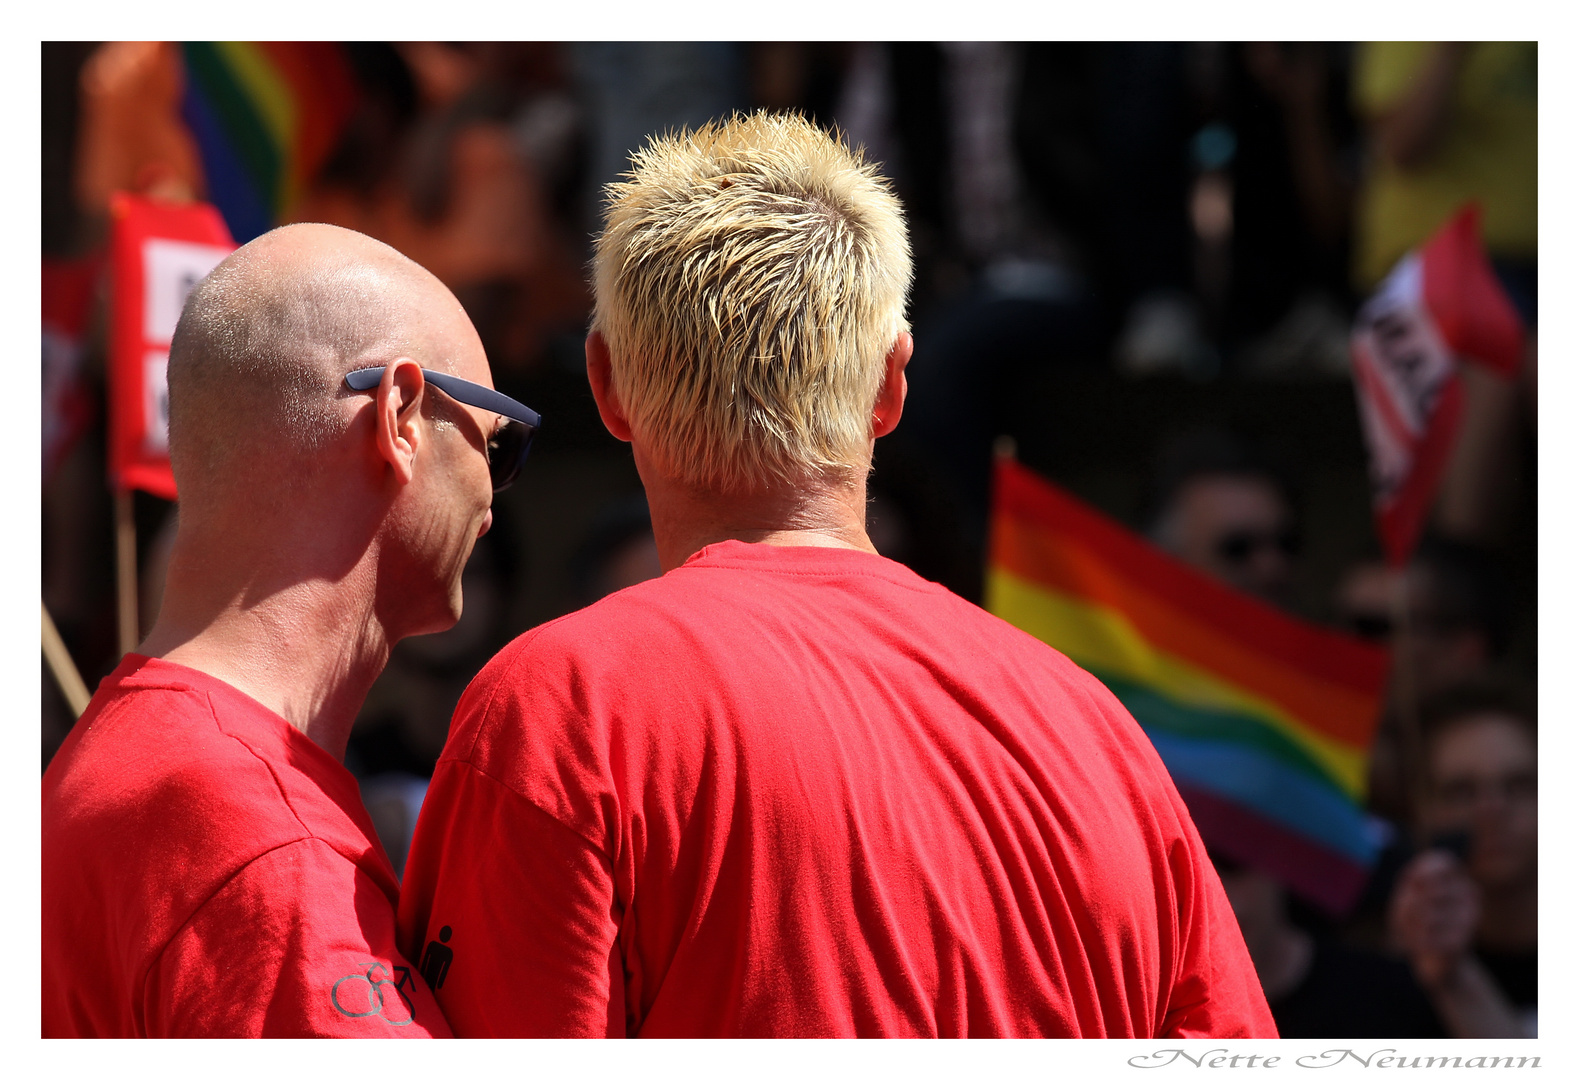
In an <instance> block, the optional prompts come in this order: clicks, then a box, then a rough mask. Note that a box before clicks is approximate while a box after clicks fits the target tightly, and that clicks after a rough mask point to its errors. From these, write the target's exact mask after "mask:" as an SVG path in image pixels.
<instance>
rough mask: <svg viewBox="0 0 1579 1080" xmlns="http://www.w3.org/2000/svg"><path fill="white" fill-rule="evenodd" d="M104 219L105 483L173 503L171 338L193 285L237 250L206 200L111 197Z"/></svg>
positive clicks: (122, 193)
mask: <svg viewBox="0 0 1579 1080" xmlns="http://www.w3.org/2000/svg"><path fill="white" fill-rule="evenodd" d="M110 220H111V232H110V273H111V305H110V352H109V415H110V435H109V451H110V462H109V474H110V486H111V487H113V488H114V489H115V490H117V491H126V490H130V489H132V488H137V489H140V490H142V491H147V492H149V493H151V494H154V495H157V496H159V497H160V498H163V499H174V498H175V476H174V475H173V474H172V473H171V472H170V453H169V441H168V440H169V421H170V395H169V388H168V385H167V383H166V382H165V362H166V361H167V360H168V359H169V355H170V337H171V335H172V334H174V333H175V324H176V320H177V319H179V318H180V317H181V307H182V305H183V304H184V303H185V302H186V295H187V293H189V292H191V290H192V286H194V285H196V284H197V283H198V282H199V281H201V280H203V278H204V277H205V276H207V274H208V272H209V271H210V270H212V269H213V268H214V267H215V266H216V265H217V264H218V263H219V261H220V260H221V259H223V258H224V257H225V256H226V255H229V254H230V253H231V252H232V251H234V250H235V247H236V245H235V244H234V243H233V242H232V241H231V239H230V231H229V230H228V229H227V228H225V222H224V219H223V218H221V217H220V216H219V211H217V210H215V209H214V208H213V207H212V206H210V205H208V204H207V203H169V202H164V201H162V200H158V199H150V198H145V197H143V196H140V195H131V194H127V193H126V192H117V193H116V194H115V195H114V196H113V197H112V198H111V200H110Z"/></svg>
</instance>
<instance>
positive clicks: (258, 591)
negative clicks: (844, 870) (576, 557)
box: [42, 225, 537, 1037]
mask: <svg viewBox="0 0 1579 1080" xmlns="http://www.w3.org/2000/svg"><path fill="white" fill-rule="evenodd" d="M169 381H170V456H171V464H172V465H173V467H174V470H175V476H176V482H177V485H178V487H179V489H180V492H181V501H180V528H179V530H178V532H177V536H176V540H175V545H174V549H173V552H172V554H171V558H170V568H169V576H168V580H167V583H166V586H165V596H164V602H163V605H162V607H161V609H160V613H159V618H158V622H157V624H156V625H155V626H154V628H153V631H152V632H151V633H150V634H149V636H148V638H147V640H146V641H144V642H143V643H142V645H141V647H140V648H139V649H138V651H137V652H135V653H132V654H129V655H128V656H127V657H126V658H125V659H124V660H123V662H122V663H121V665H120V667H118V668H117V669H116V670H115V672H114V673H113V674H111V675H110V676H109V677H108V678H106V679H105V680H104V681H103V682H102V683H101V684H100V685H99V689H98V692H97V693H96V694H95V695H94V698H93V701H92V702H91V703H90V705H89V706H88V709H87V711H86V712H85V713H84V714H83V716H82V719H81V720H80V721H79V722H78V723H77V725H76V728H75V729H74V730H73V732H72V734H71V736H70V738H68V739H67V740H66V742H65V744H64V745H63V746H62V747H61V749H60V752H59V753H58V754H57V755H56V756H55V758H54V760H53V761H52V762H51V764H50V766H49V769H48V770H47V771H46V772H45V774H44V784H43V793H44V798H43V926H42V935H43V941H42V953H43V957H42V959H43V1002H42V1027H43V1034H44V1035H45V1036H117V1037H125V1036H204V1037H212V1036H224V1037H228V1036H260V1035H265V1036H372V1037H380V1036H392V1037H427V1036H444V1035H448V1034H449V1033H450V1031H449V1027H448V1025H447V1024H446V1022H445V1019H444V1017H443V1015H442V1014H441V1013H440V1011H439V1009H438V1006H437V1005H436V1004H435V1003H434V1000H433V997H432V995H431V993H430V992H429V991H428V989H427V987H426V986H425V985H424V984H423V983H422V980H421V979H420V978H416V977H414V971H415V968H414V965H412V964H411V963H410V962H409V960H408V958H406V957H403V956H402V955H401V954H400V952H399V951H398V949H397V948H396V945H395V904H396V901H397V898H398V893H399V885H398V882H397V880H396V878H395V875H394V872H393V871H392V870H391V868H390V864H389V860H388V858H387V857H386V856H385V854H384V851H383V849H382V848H381V847H380V845H379V842H378V839H377V837H376V834H375V833H374V830H373V825H372V822H371V821H370V820H369V819H368V816H367V813H366V811H365V810H364V809H363V807H362V805H361V801H360V799H359V797H358V790H357V783H356V780H355V778H354V777H352V775H351V774H350V773H349V772H348V771H346V769H345V767H344V765H343V764H342V760H343V758H344V755H345V747H346V741H347V739H348V738H349V736H350V732H351V725H352V722H353V720H354V719H355V717H356V714H357V710H358V709H359V708H360V706H361V703H362V700H363V698H364V697H365V696H366V694H367V691H368V688H369V686H370V685H371V684H372V682H373V680H374V679H375V678H377V676H378V674H379V672H380V671H382V670H383V668H384V664H385V662H386V661H387V660H388V658H389V652H390V649H391V648H392V647H393V646H394V644H395V643H396V642H397V641H399V640H400V639H401V638H403V637H406V636H408V635H411V634H423V633H432V632H434V631H438V630H444V629H446V628H448V627H449V626H451V625H453V624H454V623H455V621H456V619H457V618H459V616H460V612H461V571H462V568H463V567H464V566H465V563H466V559H467V557H468V555H469V554H470V553H471V549H472V545H473V543H474V542H475V541H476V539H477V537H479V536H481V535H482V534H483V533H484V532H486V531H487V530H488V527H489V525H490V523H491V521H492V511H491V510H490V505H491V502H492V493H493V491H494V490H497V489H498V488H499V487H500V486H502V485H503V484H504V483H508V481H509V480H510V479H511V478H512V477H513V475H514V471H515V470H516V469H518V468H519V465H520V462H521V460H522V459H523V458H524V456H525V451H526V448H527V446H529V445H530V440H531V434H532V432H533V431H535V428H536V424H537V417H536V415H535V414H534V413H532V412H531V410H529V409H526V408H525V407H524V406H522V405H520V404H519V403H518V402H514V401H511V400H510V399H509V398H506V397H504V396H503V395H500V394H496V393H495V392H494V391H493V390H492V389H491V380H490V377H489V372H488V364H487V360H486V358H485V357H484V354H483V348H482V344H481V342H480V341H479V340H478V337H477V333H476V331H475V330H474V329H473V328H472V325H471V323H470V321H469V320H468V319H467V318H466V315H465V313H464V312H463V311H462V309H461V306H460V304H459V303H458V302H457V301H456V299H455V297H454V296H453V295H451V293H450V292H449V290H447V289H446V288H445V287H444V286H443V285H442V284H440V283H439V281H438V280H437V279H436V278H434V277H433V276H432V275H431V274H429V273H428V272H427V271H425V270H423V269H422V268H421V267H419V266H417V265H416V264H415V263H413V262H411V261H410V260H409V259H406V258H405V257H404V256H402V255H400V254H399V253H397V252H396V251H395V250H394V249H392V248H389V247H387V246H385V245H383V244H380V243H378V242H376V241H374V240H371V239H369V238H367V237H365V236H362V235H360V234H358V233H354V232H350V231H348V230H345V229H339V228H334V227H331V226H325V225H296V226H290V227H287V228H283V229H278V230H275V231H274V232H271V233H268V234H266V235H264V236H262V237H259V238H258V239H257V240H254V241H253V242H252V243H250V244H247V245H246V246H244V247H242V248H241V249H239V250H238V251H236V252H235V253H234V254H232V255H231V256H230V257H229V258H228V259H226V260H225V261H224V262H223V263H221V264H220V265H219V266H218V267H217V268H216V269H215V270H214V272H213V273H212V274H210V275H209V276H208V277H207V278H206V279H204V280H203V281H202V282H201V283H200V284H199V285H198V286H197V288H196V289H195V290H193V292H192V295H191V296H190V297H189V299H188V301H187V305H186V308H185V310H184V312H183V314H182V316H181V321H180V324H179V325H178V326H177V328H176V332H175V338H174V340H173V341H172V343H171V347H170V362H169Z"/></svg>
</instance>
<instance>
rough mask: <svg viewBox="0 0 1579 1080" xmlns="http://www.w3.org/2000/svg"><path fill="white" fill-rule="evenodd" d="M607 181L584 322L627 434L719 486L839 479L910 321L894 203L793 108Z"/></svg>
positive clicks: (742, 123)
mask: <svg viewBox="0 0 1579 1080" xmlns="http://www.w3.org/2000/svg"><path fill="white" fill-rule="evenodd" d="M626 175H627V179H626V180H625V181H624V182H621V183H614V184H611V185H609V188H608V211H607V217H606V221H605V224H604V228H603V232H602V234H601V235H600V236H599V237H598V241H597V254H596V258H595V262H594V281H593V285H594V290H595V293H596V308H595V312H594V315H593V329H595V330H598V331H599V332H601V333H602V335H603V337H604V339H605V340H606V341H607V343H608V349H609V355H610V364H611V368H612V374H613V388H614V391H615V394H616V396H617V397H618V398H619V401H620V404H621V406H622V407H623V410H624V413H625V416H626V418H627V420H628V421H629V423H630V425H631V429H632V432H633V433H634V434H635V435H636V436H637V437H639V438H641V439H642V440H643V442H644V444H645V445H646V446H647V447H648V448H649V451H650V452H651V453H652V454H653V455H654V456H655V457H656V459H657V463H658V464H659V466H660V467H661V468H663V469H664V470H665V471H666V472H667V473H668V474H669V475H671V476H673V477H675V478H677V479H679V480H681V481H683V482H686V483H688V484H691V485H694V486H697V487H702V488H708V489H719V490H730V489H744V488H757V487H763V486H772V485H777V484H784V483H791V484H793V483H802V482H805V481H807V480H808V479H812V478H826V479H839V480H848V479H852V478H854V477H856V476H859V475H861V474H863V473H864V470H865V469H866V468H867V466H868V464H869V461H870V456H871V438H872V410H873V406H874V402H875V401H876V399H877V394H878V390H879V387H880V384H881V382H882V378H883V374H884V369H885V358H886V356H887V355H888V352H889V349H890V348H891V347H892V346H893V345H894V342H895V339H896V338H897V337H898V335H899V334H900V333H901V332H902V331H904V330H906V329H908V327H907V326H906V323H905V318H904V309H905V296H906V293H907V292H908V291H909V288H910V274H911V268H910V244H909V240H908V238H907V237H906V234H905V224H904V218H903V216H902V213H901V210H900V206H899V200H898V199H897V198H896V197H895V196H894V194H893V193H892V191H891V190H890V189H889V186H888V183H887V182H886V181H885V180H884V179H883V178H882V177H881V176H879V175H878V173H877V171H876V167H875V166H873V165H869V164H866V163H865V162H864V161H863V160H862V158H861V156H860V154H859V153H858V152H853V151H851V150H850V149H849V148H848V147H846V146H845V145H844V144H843V142H842V141H840V140H837V139H835V138H832V137H830V136H829V135H827V134H826V133H825V132H823V131H822V130H821V129H819V128H817V127H816V126H815V125H813V124H811V123H809V122H808V121H806V120H805V119H803V118H801V117H799V116H794V115H769V114H766V113H757V114H755V115H753V116H736V117H735V118H734V119H732V120H729V121H727V122H723V123H717V122H715V123H709V124H707V125H706V126H704V127H702V128H701V129H700V130H697V131H695V132H682V133H680V134H678V135H670V136H664V137H661V138H658V137H655V138H653V139H652V140H650V141H649V142H648V144H647V146H646V147H645V148H643V149H642V150H640V151H638V152H637V153H636V154H635V155H634V158H633V167H632V169H631V171H630V172H629V173H627V174H626Z"/></svg>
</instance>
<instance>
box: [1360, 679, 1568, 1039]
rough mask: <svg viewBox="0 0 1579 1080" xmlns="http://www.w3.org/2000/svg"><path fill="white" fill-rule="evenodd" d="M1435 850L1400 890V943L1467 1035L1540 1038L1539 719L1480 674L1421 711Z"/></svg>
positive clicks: (1396, 938)
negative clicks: (1537, 793)
mask: <svg viewBox="0 0 1579 1080" xmlns="http://www.w3.org/2000/svg"><path fill="white" fill-rule="evenodd" d="M1421 724H1422V727H1423V728H1424V738H1425V752H1426V769H1427V775H1426V786H1425V792H1424V800H1425V802H1424V805H1423V806H1422V807H1421V812H1420V816H1421V820H1422V823H1423V825H1424V826H1425V828H1426V829H1427V830H1428V831H1429V836H1430V842H1431V850H1428V851H1425V852H1422V853H1421V854H1419V855H1418V856H1416V857H1415V858H1414V859H1413V860H1412V861H1411V862H1410V863H1409V865H1407V866H1406V867H1405V868H1404V870H1403V873H1402V874H1401V875H1400V877H1399V881H1398V885H1397V888H1396V890H1395V892H1394V894H1393V898H1392V904H1391V910H1390V913H1389V914H1390V917H1391V918H1390V921H1391V930H1392V936H1393V942H1394V944H1395V946H1396V947H1397V948H1398V950H1399V951H1400V952H1402V953H1403V955H1405V956H1406V957H1407V958H1408V960H1409V963H1410V965H1411V966H1412V967H1413V968H1414V972H1415V976H1416V978H1417V979H1418V980H1419V982H1420V984H1421V985H1422V986H1424V987H1425V988H1426V991H1427V993H1428V994H1429V995H1430V996H1431V1000H1432V1001H1433V1003H1434V1004H1435V1006H1436V1009H1437V1013H1438V1015H1439V1016H1440V1017H1441V1019H1442V1023H1443V1026H1444V1027H1446V1028H1447V1029H1448V1031H1450V1032H1451V1033H1452V1034H1454V1035H1456V1036H1458V1037H1460V1038H1517V1037H1527V1038H1533V1037H1534V1036H1535V1034H1536V988H1537V967H1536V942H1537V925H1538V920H1537V897H1538V878H1537V872H1536V859H1537V850H1538V845H1537V827H1536V720H1535V709H1534V705H1533V702H1532V701H1531V699H1530V697H1529V695H1527V694H1525V693H1523V692H1521V691H1519V690H1518V689H1516V688H1512V687H1510V686H1508V685H1506V684H1499V683H1495V682H1486V681H1481V682H1477V683H1470V684H1466V685H1464V686H1461V687H1458V688H1456V689H1453V690H1449V691H1447V692H1444V693H1443V694H1441V695H1438V696H1437V697H1436V698H1433V699H1431V700H1430V701H1428V702H1427V703H1425V704H1424V705H1423V706H1422V708H1421Z"/></svg>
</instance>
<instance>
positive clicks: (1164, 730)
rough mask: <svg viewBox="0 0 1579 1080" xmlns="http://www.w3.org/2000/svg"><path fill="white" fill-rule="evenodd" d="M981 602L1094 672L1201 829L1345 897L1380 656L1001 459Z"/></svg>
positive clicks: (1339, 899)
mask: <svg viewBox="0 0 1579 1080" xmlns="http://www.w3.org/2000/svg"><path fill="white" fill-rule="evenodd" d="M993 504H994V505H993V521H992V538H991V549H990V553H989V558H988V567H987V590H986V606H987V609H988V610H989V611H991V612H993V613H994V614H996V615H998V616H1000V617H1001V618H1003V619H1005V620H1006V621H1008V622H1010V623H1013V624H1014V625H1016V626H1018V627H1020V628H1021V629H1023V630H1025V631H1027V632H1028V633H1030V634H1032V635H1034V636H1035V637H1037V638H1040V639H1041V640H1042V641H1045V642H1047V643H1048V644H1049V645H1052V646H1053V647H1054V648H1056V649H1058V650H1059V651H1061V652H1063V653H1064V654H1065V655H1067V656H1068V657H1069V658H1070V659H1071V660H1073V661H1074V662H1075V663H1077V664H1079V665H1080V666H1081V667H1083V668H1085V669H1086V670H1087V671H1089V672H1091V673H1092V674H1093V675H1095V676H1096V677H1097V678H1099V679H1101V680H1102V681H1103V683H1105V684H1106V685H1107V687H1108V688H1109V689H1110V690H1112V691H1113V693H1114V695H1115V696H1116V697H1117V698H1118V699H1119V700H1120V701H1122V702H1123V703H1124V706H1125V707H1126V708H1127V709H1129V711H1130V714H1131V715H1133V716H1134V717H1135V719H1136V721H1137V722H1138V723H1139V724H1140V725H1141V727H1142V728H1143V729H1144V730H1145V732H1146V734H1147V735H1148V736H1149V737H1150V738H1151V741H1152V745H1153V746H1155V747H1156V749H1157V753H1158V756H1159V757H1161V758H1162V761H1163V763H1164V764H1165V765H1166V766H1167V767H1168V771H1169V773H1170V774H1171V775H1172V777H1173V780H1174V783H1175V784H1176V785H1177V786H1178V788H1179V792H1180V794H1181V795H1182V796H1183V797H1184V799H1185V802H1186V803H1187V804H1188V805H1189V807H1190V812H1191V814H1192V816H1193V817H1194V818H1195V822H1196V826H1197V828H1199V829H1200V831H1201V835H1202V836H1203V837H1204V838H1205V839H1206V841H1207V843H1208V844H1210V845H1211V846H1212V847H1213V848H1214V849H1215V850H1217V851H1220V852H1221V853H1222V854H1224V855H1227V856H1229V857H1231V858H1234V859H1238V860H1240V861H1242V862H1246V863H1249V864H1252V865H1255V866H1258V867H1261V868H1262V869H1264V870H1266V871H1267V872H1269V873H1272V874H1275V875H1276V876H1278V877H1279V878H1281V879H1282V880H1284V881H1285V882H1286V883H1287V884H1289V885H1290V886H1291V887H1292V888H1294V889H1296V890H1297V891H1299V892H1300V893H1301V894H1303V895H1304V896H1306V897H1308V898H1309V899H1311V900H1313V901H1315V902H1317V903H1319V904H1322V905H1323V906H1325V907H1327V908H1329V909H1331V910H1334V911H1341V910H1343V909H1345V908H1346V907H1347V906H1348V905H1349V904H1350V903H1352V901H1353V900H1354V898H1355V897H1356V896H1357V895H1358V892H1359V889H1360V887H1361V886H1362V885H1363V884H1364V881H1365V875H1366V872H1367V870H1368V869H1369V867H1370V865H1371V864H1372V863H1373V862H1374V861H1375V858H1376V854H1377V845H1376V841H1375V839H1374V836H1373V832H1372V830H1371V828H1370V827H1369V824H1368V819H1367V818H1366V816H1365V813H1364V811H1363V810H1362V809H1361V802H1362V800H1363V799H1364V795H1365V776H1366V768H1367V761H1368V756H1369V747H1370V742H1371V736H1372V734H1373V733H1374V731H1375V726H1376V721H1377V718H1378V715H1379V713H1380V705H1381V696H1382V690H1383V686H1384V683H1385V681H1386V677H1387V654H1386V653H1385V651H1383V650H1380V649H1377V648H1374V647H1372V646H1370V645H1367V644H1365V643H1363V642H1360V641H1356V640H1354V639H1352V638H1349V637H1347V636H1345V635H1342V634H1338V633H1335V632H1333V631H1329V630H1325V629H1322V628H1319V627H1316V626H1312V625H1309V624H1307V623H1303V622H1300V621H1298V620H1296V619H1294V618H1291V617H1290V616H1288V615H1285V614H1283V613H1282V612H1280V611H1278V610H1276V609H1275V608H1272V607H1270V606H1268V605H1266V604H1263V603H1261V602H1260V601H1257V600H1255V599H1253V598H1251V597H1248V596H1245V595H1243V594H1241V593H1239V592H1236V591H1234V590H1232V589H1230V588H1228V587H1226V586H1224V585H1222V584H1220V583H1218V582H1217V581H1214V580H1212V579H1211V578H1209V577H1207V576H1205V575H1203V574H1201V573H1199V572H1198V571H1196V570H1194V569H1193V568H1191V567H1188V566H1185V565H1184V564H1182V563H1180V562H1178V561H1177V560H1176V559H1173V558H1171V557H1170V556H1168V555H1166V554H1164V553H1163V552H1162V551H1160V550H1158V549H1157V548H1155V547H1153V546H1152V545H1151V544H1149V543H1147V542H1146V541H1145V540H1143V539H1142V538H1140V537H1138V536H1136V535H1135V534H1134V533H1131V532H1130V531H1129V530H1127V529H1125V528H1123V527H1122V526H1120V525H1119V524H1117V523H1116V522H1114V521H1111V520H1109V519H1108V518H1106V517H1104V516H1102V515H1101V514H1099V513H1097V512H1096V511H1094V510H1092V509H1091V508H1089V507H1087V506H1085V505H1084V504H1082V503H1080V502H1079V501H1078V500H1076V499H1074V498H1072V497H1071V496H1069V495H1067V494H1065V493H1064V492H1062V491H1061V490H1059V489H1058V488H1057V487H1055V486H1054V485H1052V484H1050V483H1049V482H1047V481H1046V480H1043V479H1042V478H1040V477H1039V476H1037V475H1036V474H1034V473H1032V472H1030V471H1029V470H1027V469H1025V468H1023V467H1022V466H1019V465H1017V464H1015V463H1013V462H1011V461H1000V462H999V463H998V466H997V474H996V478H995V488H994V495H993Z"/></svg>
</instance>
